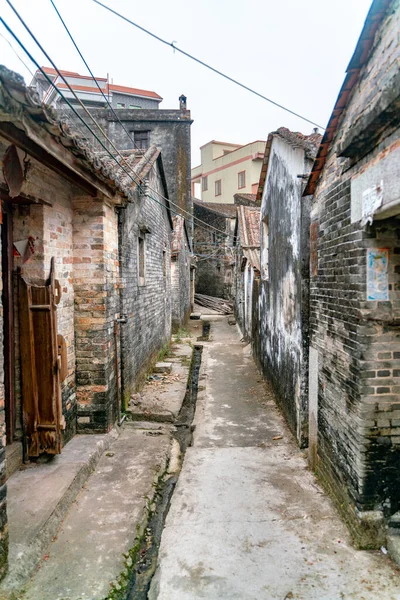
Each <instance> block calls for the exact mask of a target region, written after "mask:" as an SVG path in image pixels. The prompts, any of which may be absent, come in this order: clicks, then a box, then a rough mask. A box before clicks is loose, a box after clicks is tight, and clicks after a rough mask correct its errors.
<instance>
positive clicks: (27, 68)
mask: <svg viewBox="0 0 400 600" xmlns="http://www.w3.org/2000/svg"><path fill="white" fill-rule="evenodd" d="M0 36H1V37H2V38H3V40H4V41H5V42H7V44H8V45H9V46H10V48H11V50H12V51H13V52H14V54H15V56H16V57H17V58H18V60H20V61H21V63H22V64H23V65H24V67H25V69H26V70H27V71H29V73H30V74H31V75H32V77H33V73H32V71H31V70H30V68H29V67H28V65H27V64H26V63H25V62H24V61H23V60H22V58H21V57H20V55H19V54H18V52H17V51H16V50H15V48H14V47H13V45H12V44H11V42H10V41H9V40H8V39H7V38H6V37H5V36H4V35H3V34H2V33H0Z"/></svg>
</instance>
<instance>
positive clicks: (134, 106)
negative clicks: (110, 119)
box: [129, 104, 140, 108]
mask: <svg viewBox="0 0 400 600" xmlns="http://www.w3.org/2000/svg"><path fill="white" fill-rule="evenodd" d="M129 108H140V106H136V105H135V104H130V105H129Z"/></svg>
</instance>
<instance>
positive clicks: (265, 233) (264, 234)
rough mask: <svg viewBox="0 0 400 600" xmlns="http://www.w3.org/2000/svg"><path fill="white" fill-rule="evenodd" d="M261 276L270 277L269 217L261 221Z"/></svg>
mask: <svg viewBox="0 0 400 600" xmlns="http://www.w3.org/2000/svg"><path fill="white" fill-rule="evenodd" d="M261 277H262V278H263V280H264V281H268V279H269V227H268V217H264V219H263V220H262V223H261Z"/></svg>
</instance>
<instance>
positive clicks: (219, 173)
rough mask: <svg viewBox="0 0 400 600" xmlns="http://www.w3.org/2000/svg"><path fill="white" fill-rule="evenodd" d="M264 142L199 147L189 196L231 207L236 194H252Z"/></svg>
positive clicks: (257, 175) (256, 185)
mask: <svg viewBox="0 0 400 600" xmlns="http://www.w3.org/2000/svg"><path fill="white" fill-rule="evenodd" d="M265 143H266V142H264V141H261V140H257V141H255V142H251V143H250V144H246V145H245V146H241V145H239V144H229V143H227V142H216V141H215V140H212V141H211V142H208V144H205V145H204V146H202V147H201V148H200V150H201V165H199V166H197V167H195V168H194V169H192V195H193V196H194V197H196V198H201V200H202V201H203V202H218V203H219V204H221V203H226V204H233V196H234V194H236V193H238V192H240V193H244V194H256V193H257V189H258V182H259V179H260V172H261V166H262V162H263V158H264V152H265ZM198 188H200V189H198Z"/></svg>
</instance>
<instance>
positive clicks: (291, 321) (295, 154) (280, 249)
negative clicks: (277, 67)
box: [253, 127, 321, 446]
mask: <svg viewBox="0 0 400 600" xmlns="http://www.w3.org/2000/svg"><path fill="white" fill-rule="evenodd" d="M320 140H321V136H320V135H319V134H318V133H315V132H314V133H312V134H311V135H303V134H301V133H298V132H296V133H295V132H292V131H289V130H288V129H286V128H285V127H281V128H280V129H278V131H276V132H274V133H271V134H269V136H268V141H267V144H266V151H265V155H264V161H263V166H262V169H261V177H260V184H259V189H258V194H257V202H258V203H259V204H260V205H261V223H260V229H261V267H260V268H261V279H260V288H259V303H258V309H259V324H258V331H257V332H256V334H255V335H254V336H253V347H254V355H255V357H256V359H257V362H258V363H259V365H260V368H261V370H262V372H263V373H264V375H265V376H266V378H267V379H269V380H270V381H271V383H272V385H273V387H274V389H275V392H276V395H277V399H278V401H279V403H280V404H281V406H282V408H283V411H284V413H285V416H286V418H287V421H288V423H289V425H290V427H291V429H292V431H293V433H294V434H295V435H296V438H297V440H298V442H299V444H300V445H301V446H306V445H307V437H308V388H307V383H308V290H309V220H310V201H309V199H308V198H302V191H303V188H304V184H303V178H304V176H305V175H306V174H308V173H309V172H310V170H311V167H312V164H313V159H314V158H315V155H316V151H317V148H318V145H319V142H320Z"/></svg>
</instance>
